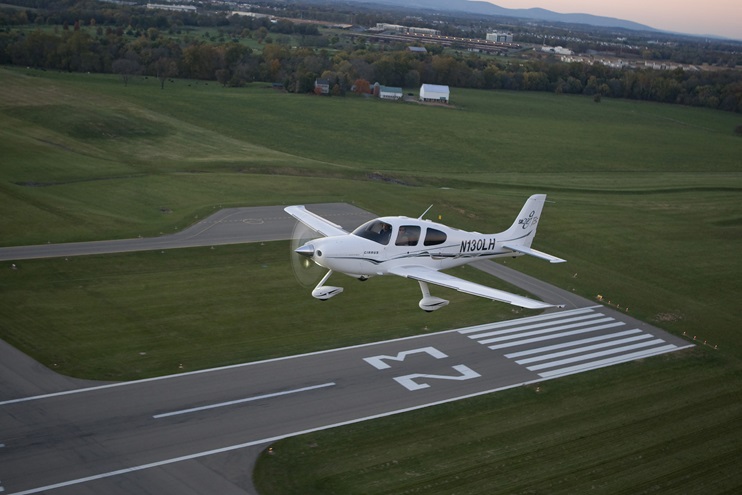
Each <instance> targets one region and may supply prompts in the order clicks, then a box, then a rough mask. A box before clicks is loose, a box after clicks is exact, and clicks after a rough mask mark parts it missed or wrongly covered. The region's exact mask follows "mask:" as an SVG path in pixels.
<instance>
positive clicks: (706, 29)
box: [487, 0, 742, 40]
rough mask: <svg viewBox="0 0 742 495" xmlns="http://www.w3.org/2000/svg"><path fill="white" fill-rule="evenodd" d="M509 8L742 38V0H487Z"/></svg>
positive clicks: (690, 32) (682, 31) (681, 31)
mask: <svg viewBox="0 0 742 495" xmlns="http://www.w3.org/2000/svg"><path fill="white" fill-rule="evenodd" d="M487 1H489V2H490V3H494V4H495V5H499V6H500V7H506V8H509V9H528V8H532V7H540V8H542V9H547V10H551V11H554V12H559V13H562V14H577V13H579V14H594V15H600V16H606V17H616V18H618V19H624V20H627V21H634V22H638V23H640V24H645V25H647V26H650V27H653V28H656V29H661V30H663V31H673V32H679V33H686V34H697V35H706V34H712V35H717V36H723V37H726V38H732V39H736V40H742V0H705V1H701V2H698V1H691V0H610V1H606V0H602V1H600V0H598V1H595V0H487Z"/></svg>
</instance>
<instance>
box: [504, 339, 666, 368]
mask: <svg viewBox="0 0 742 495" xmlns="http://www.w3.org/2000/svg"><path fill="white" fill-rule="evenodd" d="M652 337H653V336H652V335H650V334H648V333H645V334H643V335H637V336H635V337H627V338H625V339H619V340H611V341H610V342H603V343H602V344H593V345H589V346H586V347H577V348H575V349H568V350H566V351H559V352H552V353H551V354H543V355H541V356H536V357H532V358H526V359H519V360H518V361H516V363H518V364H529V363H536V362H538V361H546V360H547V359H554V358H558V357H563V356H569V355H570V354H580V353H582V352H588V351H594V350H596V349H605V348H606V347H613V346H617V345H619V344H628V343H629V342H635V341H637V340H645V339H651V338H652ZM662 342H664V340H663V341H662Z"/></svg>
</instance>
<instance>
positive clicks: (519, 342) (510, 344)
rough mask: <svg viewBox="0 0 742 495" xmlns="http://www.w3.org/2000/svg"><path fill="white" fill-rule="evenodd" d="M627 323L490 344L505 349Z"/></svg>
mask: <svg viewBox="0 0 742 495" xmlns="http://www.w3.org/2000/svg"><path fill="white" fill-rule="evenodd" d="M622 325H625V323H624V322H622V321H616V322H614V323H607V324H605V325H598V326H597V327H590V328H582V329H580V330H570V331H569V332H562V333H555V334H553V335H542V336H540V337H531V338H530V339H523V340H517V341H515V342H506V343H504V344H497V345H491V346H489V348H490V349H492V350H496V349H505V348H506V347H515V346H519V345H524V344H532V343H533V342H543V341H544V340H555V339H558V338H561V337H568V336H570V335H579V334H581V333H589V332H596V331H598V330H604V329H606V328H613V327H620V326H622Z"/></svg>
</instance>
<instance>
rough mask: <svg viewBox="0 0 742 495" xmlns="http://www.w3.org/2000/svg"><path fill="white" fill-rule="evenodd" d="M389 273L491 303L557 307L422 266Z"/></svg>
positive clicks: (527, 306)
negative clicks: (490, 301) (490, 300)
mask: <svg viewBox="0 0 742 495" xmlns="http://www.w3.org/2000/svg"><path fill="white" fill-rule="evenodd" d="M389 273H392V274H394V275H398V276H400V277H406V278H411V279H413V280H417V281H420V282H427V283H431V284H435V285H440V286H442V287H447V288H449V289H455V290H457V291H459V292H465V293H467V294H471V295H473V296H479V297H484V298H486V299H492V300H493V301H500V302H505V303H508V304H512V305H514V306H520V307H522V308H528V309H544V308H554V307H557V305H556V304H548V303H544V302H541V301H536V300H535V299H529V298H527V297H523V296H519V295H517V294H511V293H510V292H505V291H503V290H498V289H493V288H492V287H487V286H485V285H480V284H475V283H474V282H469V281H467V280H463V279H460V278H458V277H454V276H453V275H448V274H445V273H442V272H439V271H438V270H434V269H432V268H428V267H424V266H419V265H418V266H399V267H394V268H391V269H389Z"/></svg>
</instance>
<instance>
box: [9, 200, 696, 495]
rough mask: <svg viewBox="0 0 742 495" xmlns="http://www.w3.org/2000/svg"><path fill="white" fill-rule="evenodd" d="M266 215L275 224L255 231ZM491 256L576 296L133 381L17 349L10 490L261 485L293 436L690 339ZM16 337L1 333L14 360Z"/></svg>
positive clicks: (210, 228) (207, 229)
mask: <svg viewBox="0 0 742 495" xmlns="http://www.w3.org/2000/svg"><path fill="white" fill-rule="evenodd" d="M325 208H326V209H325ZM334 208H340V210H341V211H347V212H348V213H347V214H346V215H347V216H343V215H342V214H341V213H337V215H338V216H337V217H335V218H333V221H336V222H337V223H339V224H341V225H343V226H345V227H346V228H351V227H353V226H355V224H359V223H361V222H362V221H363V220H364V219H365V218H366V217H370V214H368V213H367V212H363V211H362V210H361V212H359V211H356V210H357V209H353V208H351V209H349V210H344V208H345V207H343V206H342V205H340V206H339V205H322V206H320V207H318V208H315V207H314V206H312V207H310V209H312V210H314V211H315V212H317V213H321V212H323V211H324V212H325V214H326V215H328V216H329V215H330V213H327V212H328V211H336V212H337V210H334ZM279 211H280V208H275V209H272V210H271V209H267V210H260V212H258V211H257V210H243V211H241V213H240V214H235V212H232V213H231V214H227V215H226V216H223V217H220V218H221V221H219V222H215V223H212V224H210V223H208V222H207V221H204V222H207V223H204V224H203V225H201V227H200V230H196V231H193V232H199V233H198V234H197V235H195V236H194V235H181V242H182V243H185V244H187V243H188V242H204V241H205V240H206V239H208V238H209V235H210V233H211V234H213V233H219V232H221V229H222V228H225V229H227V230H229V229H231V228H232V227H235V226H236V225H238V224H239V225H240V228H242V229H244V230H245V231H247V230H249V231H250V232H251V234H250V235H249V237H250V238H252V239H257V238H259V237H260V236H261V235H266V236H268V235H277V234H278V231H280V229H281V228H283V229H287V228H288V229H289V230H284V231H283V238H285V237H286V233H287V232H290V228H291V227H292V226H293V221H291V223H290V224H284V220H283V219H282V218H281V215H280V214H279ZM258 213H260V214H261V215H262V216H260V215H258ZM341 217H342V219H341ZM239 218H243V219H244V218H253V219H260V220H262V221H260V222H252V223H245V222H241V221H238V219H239ZM228 219H232V220H235V221H234V222H227V220H228ZM225 224H230V225H231V224H234V225H231V226H230V227H225ZM279 224H280V225H282V226H281V227H279ZM245 225H248V226H249V227H247V228H246V227H245ZM263 229H265V230H264V232H263V233H262V234H258V233H256V232H254V231H255V230H263ZM193 232H192V233H191V234H193ZM223 234H224V235H223V236H221V238H222V239H224V240H225V241H226V240H230V242H234V239H235V237H234V236H233V233H228V232H226V231H224V232H223ZM220 235H221V234H220ZM217 237H219V236H217ZM217 237H215V238H214V239H216V238H217ZM214 243H216V242H214ZM209 244H210V243H208V242H207V243H205V244H195V245H209ZM176 245H181V244H176ZM187 245H194V244H187ZM106 249H107V247H106ZM158 249H159V247H158ZM65 255H72V254H65ZM14 259H19V258H14ZM478 266H479V267H480V268H484V269H486V270H488V271H490V270H494V271H495V273H496V274H497V275H498V276H502V277H504V278H506V279H508V281H510V282H511V283H515V284H516V285H520V286H523V287H524V288H526V290H528V291H530V292H532V293H534V294H536V295H539V296H542V297H545V298H546V299H547V300H550V301H553V302H564V303H566V304H567V308H565V309H564V310H561V311H556V312H551V313H544V314H542V315H539V316H535V317H529V318H521V319H517V320H511V321H506V322H494V323H487V324H483V325H479V326H476V327H470V328H461V329H452V330H448V331H445V332H439V333H435V334H426V335H421V336H415V337H409V338H405V339H398V340H392V341H386V342H378V343H372V344H365V345H359V346H353V347H348V348H343V349H333V350H328V351H324V352H317V353H311V354H306V355H300V356H290V357H285V358H280V359H272V360H268V361H262V362H257V363H246V364H242V365H236V366H229V367H224V368H218V369H212V370H202V371H196V372H190V373H184V374H180V375H173V376H167V377H160V378H155V379H149V380H140V381H135V382H126V383H112V384H91V383H85V382H77V381H74V380H71V379H66V378H60V377H58V375H56V374H54V373H52V372H50V371H47V370H43V369H39V368H38V367H34V365H33V362H32V361H31V360H29V359H28V358H24V357H22V356H18V355H16V356H15V361H14V362H15V365H16V366H19V367H21V369H23V367H24V366H29V367H30V368H31V369H32V370H33V371H32V373H31V374H30V375H26V374H25V373H23V372H21V371H20V370H19V369H17V368H13V370H12V371H11V370H10V369H9V368H7V367H5V368H4V367H3V366H5V365H2V364H0V372H2V375H5V374H6V373H7V374H8V376H7V377H4V378H3V379H4V380H7V382H8V384H9V388H7V389H6V388H5V387H4V386H3V388H2V390H0V492H1V491H4V492H5V493H4V494H3V495H6V494H16V495H20V494H32V493H55V494H63V495H67V494H69V495H71V494H83V495H84V494H87V493H91V494H92V493H106V494H114V495H115V494H122V495H123V494H131V493H137V494H145V493H153V494H155V493H157V494H171V493H172V494H176V493H177V494H202V493H220V494H238V493H239V494H244V493H253V490H254V489H253V488H252V485H251V482H250V473H251V467H250V466H251V460H252V459H253V458H254V456H255V455H256V454H257V453H258V452H259V451H260V450H261V449H262V448H264V447H265V446H266V445H267V444H269V443H270V442H273V441H275V440H277V439H279V438H284V437H287V436H292V435H297V434H301V433H305V432H310V431H317V430H321V429H326V428H332V427H336V426H340V425H346V424H351V423H354V422H358V421H365V420H369V419H374V418H378V417H383V416H388V415H391V414H399V413H403V412H406V411H411V410H415V409H419V408H423V407H430V406H432V405H436V404H440V403H443V402H450V401H454V400H460V399H463V398H466V397H472V396H476V395H481V394H486V393H493V392H496V391H498V390H503V389H507V388H511V387H517V386H522V385H523V384H527V383H534V382H538V381H542V380H548V379H554V378H558V377H560V376H565V375H568V374H572V373H579V372H583V371H587V370H590V369H595V368H598V367H603V366H610V365H613V364H617V363H620V362H626V361H630V360H633V359H639V358H643V357H648V356H652V355H656V354H661V353H664V352H671V351H676V350H679V349H683V348H686V347H689V344H688V343H687V342H685V341H683V340H682V339H679V338H676V337H674V336H672V335H669V334H667V333H665V332H663V331H661V330H659V329H656V328H654V327H651V326H649V325H647V324H645V323H643V322H638V321H636V320H633V319H631V318H628V317H627V316H626V315H625V314H623V313H620V312H616V311H613V310H611V309H610V308H604V307H602V306H595V305H594V304H593V303H591V302H590V301H587V300H584V299H581V298H579V297H576V296H574V295H573V294H570V293H569V292H566V291H561V290H560V289H558V288H556V287H552V286H549V285H548V284H543V283H542V282H539V281H538V280H536V279H533V278H531V277H528V276H525V275H522V274H519V273H518V272H514V271H512V270H509V269H507V268H506V267H503V266H502V265H495V264H494V263H491V262H485V263H479V264H478ZM555 297H556V298H559V299H558V301H555V300H554V299H553V298H555ZM6 347H7V346H6ZM6 351H7V349H3V348H2V347H0V363H2V362H3V361H4V356H5V354H4V353H5V352H6ZM16 354H18V353H17V351H16ZM36 366H38V365H36ZM16 382H26V383H16ZM3 385H5V383H3ZM34 390H35V391H34ZM26 392H30V393H26Z"/></svg>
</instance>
